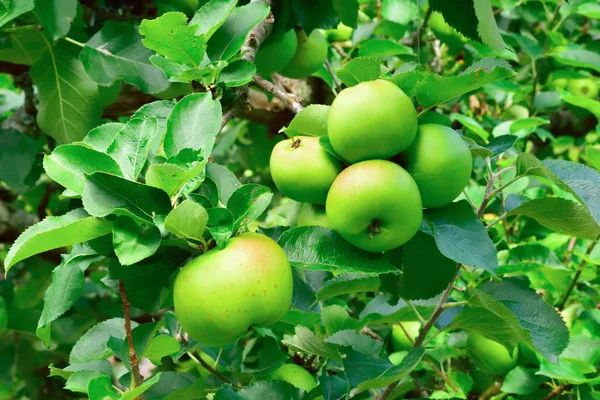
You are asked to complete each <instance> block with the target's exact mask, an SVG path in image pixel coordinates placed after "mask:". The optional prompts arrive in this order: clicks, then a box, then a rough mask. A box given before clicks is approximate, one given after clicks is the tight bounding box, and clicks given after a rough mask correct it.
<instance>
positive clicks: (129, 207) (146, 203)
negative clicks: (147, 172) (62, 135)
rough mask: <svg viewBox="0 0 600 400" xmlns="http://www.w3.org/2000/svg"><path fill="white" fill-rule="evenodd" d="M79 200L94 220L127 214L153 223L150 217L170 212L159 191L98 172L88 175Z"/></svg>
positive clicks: (167, 202)
mask: <svg viewBox="0 0 600 400" xmlns="http://www.w3.org/2000/svg"><path fill="white" fill-rule="evenodd" d="M82 198H83V206H84V208H85V209H86V210H87V212H89V213H90V214H91V215H94V216H96V217H106V216H107V215H110V214H115V215H127V216H129V217H132V218H136V219H138V220H139V221H140V222H152V217H153V215H155V214H156V215H167V214H168V213H169V212H170V211H171V202H170V200H169V196H168V195H167V194H166V193H165V192H163V191H162V190H160V189H156V188H153V187H152V186H147V185H142V184H141V183H137V182H132V181H129V180H127V179H124V178H120V177H118V176H115V175H109V174H105V173H101V172H95V173H93V174H91V175H87V177H86V181H85V187H84V189H83V196H82Z"/></svg>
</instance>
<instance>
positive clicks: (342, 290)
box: [317, 274, 381, 300]
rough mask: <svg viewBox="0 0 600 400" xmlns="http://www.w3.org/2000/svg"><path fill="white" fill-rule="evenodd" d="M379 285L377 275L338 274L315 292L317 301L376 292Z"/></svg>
mask: <svg viewBox="0 0 600 400" xmlns="http://www.w3.org/2000/svg"><path fill="white" fill-rule="evenodd" d="M380 285H381V281H380V279H379V276H378V275H366V276H365V275H363V274H340V275H336V276H335V277H333V278H332V279H330V280H328V281H326V282H325V283H324V284H323V287H322V288H321V289H319V291H318V292H317V299H318V300H325V299H328V298H331V297H336V296H339V295H342V294H350V293H361V292H376V291H378V290H379V287H380Z"/></svg>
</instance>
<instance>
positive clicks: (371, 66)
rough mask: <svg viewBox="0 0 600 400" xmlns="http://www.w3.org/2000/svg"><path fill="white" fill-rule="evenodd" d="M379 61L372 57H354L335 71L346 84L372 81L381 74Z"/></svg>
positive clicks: (351, 84)
mask: <svg viewBox="0 0 600 400" xmlns="http://www.w3.org/2000/svg"><path fill="white" fill-rule="evenodd" d="M381 68H382V65H381V61H379V60H378V59H377V58H374V57H356V58H354V59H352V60H350V61H348V63H346V65H344V66H343V67H342V68H338V69H337V70H336V71H335V72H336V74H337V76H338V78H340V80H341V81H342V82H343V83H344V85H346V86H354V85H358V84H359V83H360V82H365V81H374V80H375V79H377V78H379V77H380V76H381V74H382V71H381Z"/></svg>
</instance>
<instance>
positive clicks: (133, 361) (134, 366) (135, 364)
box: [119, 281, 144, 399]
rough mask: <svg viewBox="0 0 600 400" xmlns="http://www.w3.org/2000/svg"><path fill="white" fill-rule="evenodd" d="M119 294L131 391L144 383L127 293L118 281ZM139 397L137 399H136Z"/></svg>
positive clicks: (121, 282)
mask: <svg viewBox="0 0 600 400" xmlns="http://www.w3.org/2000/svg"><path fill="white" fill-rule="evenodd" d="M119 293H120V294H121V301H122V302H123V315H124V317H125V335H126V336H127V345H128V346H129V365H130V366H131V376H132V380H131V389H135V388H136V387H138V386H140V385H141V384H142V383H143V382H144V378H142V374H141V373H140V360H139V359H138V356H137V354H135V348H134V347H133V336H132V334H131V303H129V300H127V293H126V292H125V285H124V284H123V281H119ZM139 398H141V396H139V397H138V399H139Z"/></svg>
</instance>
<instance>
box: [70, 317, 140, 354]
mask: <svg viewBox="0 0 600 400" xmlns="http://www.w3.org/2000/svg"><path fill="white" fill-rule="evenodd" d="M137 325H138V324H137V323H136V322H135V321H132V322H131V327H132V328H135V327H136V326H137ZM111 337H114V338H117V339H120V340H123V339H125V320H123V318H113V319H109V320H106V321H103V322H100V323H99V324H97V325H94V326H93V327H92V328H90V330H88V331H87V332H86V333H85V334H84V335H83V336H82V337H81V338H80V339H79V340H78V341H77V343H75V346H73V349H72V350H71V354H70V356H69V362H70V363H71V364H81V363H86V362H90V361H96V360H102V359H105V358H108V356H109V355H110V354H111V350H110V349H109V348H108V341H109V339H110V338H111Z"/></svg>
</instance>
